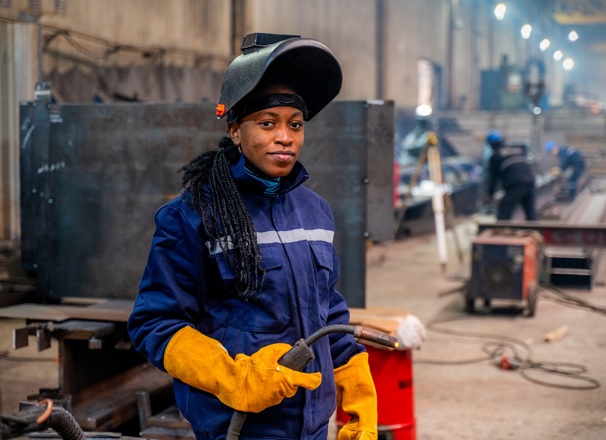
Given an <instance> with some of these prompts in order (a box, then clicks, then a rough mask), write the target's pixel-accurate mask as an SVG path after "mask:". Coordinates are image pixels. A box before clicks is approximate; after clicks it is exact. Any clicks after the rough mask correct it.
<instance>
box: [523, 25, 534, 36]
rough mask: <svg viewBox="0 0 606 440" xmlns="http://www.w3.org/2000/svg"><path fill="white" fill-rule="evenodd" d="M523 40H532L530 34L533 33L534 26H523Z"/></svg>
mask: <svg viewBox="0 0 606 440" xmlns="http://www.w3.org/2000/svg"><path fill="white" fill-rule="evenodd" d="M521 33H522V38H523V39H525V40H528V39H529V38H530V34H531V33H532V26H530V25H529V24H525V25H524V26H522V30H521Z"/></svg>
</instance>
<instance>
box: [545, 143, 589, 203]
mask: <svg viewBox="0 0 606 440" xmlns="http://www.w3.org/2000/svg"><path fill="white" fill-rule="evenodd" d="M545 151H547V152H548V153H549V154H551V155H553V156H558V158H559V160H560V166H559V168H560V169H559V173H564V172H566V170H568V169H570V170H571V174H570V177H569V178H568V198H569V199H570V200H574V198H575V197H576V195H577V190H578V186H579V179H580V178H581V176H582V175H583V173H584V172H585V167H586V165H585V158H584V157H583V154H582V153H581V152H580V151H578V150H576V149H575V148H573V147H569V146H565V145H558V144H556V143H555V142H554V141H547V142H546V143H545Z"/></svg>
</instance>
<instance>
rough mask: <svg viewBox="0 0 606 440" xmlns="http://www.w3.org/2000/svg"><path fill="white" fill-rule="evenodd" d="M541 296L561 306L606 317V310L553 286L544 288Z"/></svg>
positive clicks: (540, 292) (540, 293)
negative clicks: (584, 310) (585, 310)
mask: <svg viewBox="0 0 606 440" xmlns="http://www.w3.org/2000/svg"><path fill="white" fill-rule="evenodd" d="M539 295H540V296H541V298H545V299H548V300H550V301H553V302H556V303H558V304H561V305H565V306H571V307H575V308H581V309H587V310H590V311H592V312H597V313H599V314H602V315H606V308H604V307H598V306H596V305H594V304H591V303H590V302H588V301H585V300H583V299H581V298H577V297H575V296H572V295H570V294H568V293H566V292H564V291H563V290H562V289H558V288H557V287H555V286H553V285H549V286H544V287H543V288H542V289H541V290H540V291H539Z"/></svg>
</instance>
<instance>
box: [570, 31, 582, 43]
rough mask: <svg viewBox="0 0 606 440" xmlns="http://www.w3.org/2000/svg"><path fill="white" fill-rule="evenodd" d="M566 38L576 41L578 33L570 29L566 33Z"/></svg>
mask: <svg viewBox="0 0 606 440" xmlns="http://www.w3.org/2000/svg"><path fill="white" fill-rule="evenodd" d="M568 39H569V40H570V41H577V40H578V39H579V34H577V33H576V31H570V32H569V33H568Z"/></svg>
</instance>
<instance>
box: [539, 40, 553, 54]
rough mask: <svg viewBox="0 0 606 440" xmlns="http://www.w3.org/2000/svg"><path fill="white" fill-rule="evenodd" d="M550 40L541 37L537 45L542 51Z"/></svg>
mask: <svg viewBox="0 0 606 440" xmlns="http://www.w3.org/2000/svg"><path fill="white" fill-rule="evenodd" d="M550 44H551V42H550V41H549V40H548V39H547V38H543V40H542V41H541V42H540V43H539V47H540V48H541V50H542V51H543V52H545V51H546V50H547V48H548V47H549V45H550Z"/></svg>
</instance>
